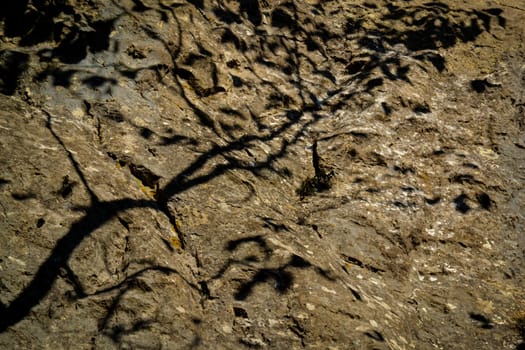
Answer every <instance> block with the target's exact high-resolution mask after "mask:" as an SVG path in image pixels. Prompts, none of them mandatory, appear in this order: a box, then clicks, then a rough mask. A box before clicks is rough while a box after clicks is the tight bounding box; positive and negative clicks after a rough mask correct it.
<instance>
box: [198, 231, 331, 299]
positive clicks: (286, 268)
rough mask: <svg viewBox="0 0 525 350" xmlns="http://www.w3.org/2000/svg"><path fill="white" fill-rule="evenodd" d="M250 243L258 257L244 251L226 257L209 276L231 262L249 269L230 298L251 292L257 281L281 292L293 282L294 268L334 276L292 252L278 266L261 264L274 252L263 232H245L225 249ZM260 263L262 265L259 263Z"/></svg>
mask: <svg viewBox="0 0 525 350" xmlns="http://www.w3.org/2000/svg"><path fill="white" fill-rule="evenodd" d="M251 244H255V245H256V247H257V249H256V250H259V251H260V253H262V259H260V258H259V257H258V254H248V255H247V256H246V257H245V258H243V259H241V260H238V259H228V260H227V261H226V263H225V264H224V265H223V266H222V267H221V268H220V269H219V271H218V272H217V273H216V274H215V275H214V276H213V277H212V278H210V280H214V279H218V278H221V277H222V276H224V274H225V273H226V272H227V271H228V270H229V269H230V268H231V267H233V266H240V267H244V268H246V269H247V270H249V271H251V275H252V277H251V278H250V279H248V280H246V281H243V282H242V283H241V284H240V285H239V287H238V288H237V290H236V291H235V293H234V298H235V299H236V300H245V299H247V298H248V297H249V296H250V295H251V294H252V293H253V289H254V288H255V287H256V286H257V285H259V284H263V283H270V284H272V285H273V288H274V289H275V291H276V292H277V293H279V294H285V293H286V292H288V291H289V290H290V288H291V287H292V285H293V281H294V274H293V271H294V268H295V269H312V270H313V271H315V272H316V273H318V274H319V275H320V276H322V277H323V278H325V279H326V280H329V281H334V280H335V278H334V277H333V276H331V274H330V273H329V272H328V271H326V270H324V269H322V268H321V267H319V266H316V265H314V264H312V263H310V262H309V261H308V260H306V259H304V258H302V257H300V256H299V255H297V254H292V255H291V257H290V258H289V259H288V261H286V262H285V263H281V264H280V265H279V266H278V267H272V268H268V267H264V265H266V264H269V263H272V260H274V257H273V255H274V254H273V249H272V248H271V246H270V245H269V244H268V243H267V241H266V239H265V238H264V236H263V235H256V236H248V237H243V238H239V239H235V240H231V241H229V242H228V243H227V244H226V247H225V249H226V250H227V251H228V252H229V253H231V254H232V253H234V252H235V251H237V250H239V249H241V248H242V247H243V246H249V245H251ZM261 265H263V266H262V267H261ZM207 282H209V281H207ZM207 282H206V283H207Z"/></svg>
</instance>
